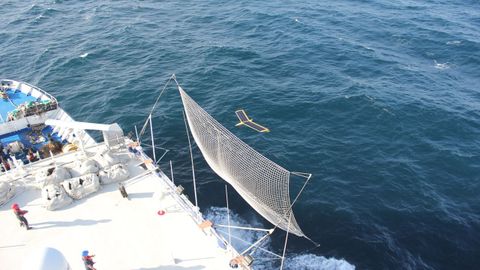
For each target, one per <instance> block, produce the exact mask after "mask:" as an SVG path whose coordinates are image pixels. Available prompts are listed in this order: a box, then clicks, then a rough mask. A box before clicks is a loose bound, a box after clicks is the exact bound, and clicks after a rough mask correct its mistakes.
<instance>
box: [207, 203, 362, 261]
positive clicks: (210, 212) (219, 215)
mask: <svg viewBox="0 0 480 270" xmlns="http://www.w3.org/2000/svg"><path fill="white" fill-rule="evenodd" d="M205 217H206V218H207V219H208V220H210V221H212V222H213V224H221V225H227V223H228V219H227V209H226V208H224V207H210V208H209V209H207V211H206V212H205ZM230 224H231V225H232V226H242V227H257V228H260V227H261V223H260V222H259V221H258V220H253V221H246V220H245V219H243V218H242V217H240V216H239V215H238V214H236V213H234V212H232V211H231V210H230ZM215 228H216V230H217V231H218V232H219V233H220V234H221V235H223V237H225V239H227V240H228V234H227V232H228V229H227V228H220V227H215ZM231 234H232V245H233V246H234V247H235V248H236V249H237V251H239V252H242V251H243V250H245V249H246V248H248V246H249V245H248V244H246V243H245V242H243V241H241V240H238V239H237V238H240V239H242V240H244V241H247V242H250V243H253V242H255V241H256V240H258V239H259V238H260V237H262V236H263V235H264V233H263V232H258V231H247V230H238V229H231ZM262 247H263V248H264V249H266V250H269V251H272V249H271V248H270V241H269V240H267V241H266V242H265V243H264V244H263V245H262ZM287 251H288V250H287ZM255 254H256V255H257V256H255ZM255 254H254V258H255V263H254V268H255V269H258V270H263V269H265V270H266V269H276V268H278V267H279V265H280V260H279V259H278V258H275V257H274V256H273V255H269V254H268V253H266V252H264V251H262V250H260V249H257V251H256V253H255ZM286 257H287V258H286V259H285V263H284V269H291V270H294V269H295V270H310V269H312V270H313V269H315V270H334V269H335V270H354V269H355V266H354V265H352V264H350V263H348V262H347V261H345V260H343V259H335V258H326V257H323V256H318V255H315V254H290V255H288V253H287V256H286Z"/></svg>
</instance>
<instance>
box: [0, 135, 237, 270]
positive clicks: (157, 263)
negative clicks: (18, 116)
mask: <svg viewBox="0 0 480 270" xmlns="http://www.w3.org/2000/svg"><path fill="white" fill-rule="evenodd" d="M99 147H102V144H99V145H98V146H95V147H91V148H88V149H87V154H89V155H93V154H94V153H95V152H97V151H99V149H98V148H99ZM79 154H80V152H71V153H67V154H63V155H61V156H56V157H55V159H52V158H48V159H45V160H41V161H37V162H35V163H32V164H30V165H28V166H26V168H25V169H26V171H27V175H26V176H24V177H22V178H21V179H20V180H18V181H24V182H25V183H28V181H30V180H31V178H32V177H33V175H34V172H35V170H36V169H37V168H42V167H46V166H52V165H53V163H54V162H56V163H57V165H58V163H63V164H66V165H68V164H71V163H72V162H74V160H76V159H78V158H79ZM120 154H121V155H123V156H124V157H128V163H127V165H128V170H129V172H130V178H129V180H127V181H125V182H124V184H125V187H126V190H127V192H128V194H129V199H125V198H123V197H122V196H121V194H120V192H119V190H118V186H117V184H110V185H106V186H102V189H101V190H100V191H98V192H97V193H95V194H92V195H90V196H88V197H87V198H84V199H82V200H78V201H74V202H73V203H72V204H71V205H69V206H67V207H66V208H63V209H60V210H56V211H48V210H46V209H45V208H44V207H43V202H42V199H41V195H40V190H38V189H33V188H25V190H24V191H23V192H20V194H18V195H16V197H14V198H13V199H12V200H11V201H10V202H9V203H8V204H7V205H4V206H2V207H0V223H1V230H0V262H1V268H2V269H21V265H22V264H23V263H25V262H26V261H28V260H29V256H30V255H29V254H33V253H35V252H36V251H38V250H39V249H41V248H42V247H53V248H55V249H57V250H59V251H61V252H62V253H63V255H64V256H65V258H66V260H67V261H68V263H69V264H70V266H71V268H72V269H73V270H76V269H85V268H84V266H83V262H82V259H81V252H82V251H83V250H89V251H90V253H91V254H95V255H96V256H95V257H94V261H95V262H96V264H95V266H96V267H97V269H116V270H121V269H129V270H131V269H137V270H140V269H143V270H147V269H178V270H180V269H181V270H186V269H192V270H193V269H230V268H229V266H228V263H229V261H230V259H231V258H232V256H234V255H232V252H231V251H228V250H227V249H226V248H225V247H224V246H223V244H222V243H221V241H219V239H218V238H217V237H216V236H215V235H214V233H213V232H212V231H210V229H208V228H207V229H201V228H200V227H199V225H198V224H197V222H196V221H195V219H194V218H193V217H192V207H191V204H190V205H188V204H189V202H188V201H187V200H186V199H185V198H184V197H183V198H182V197H181V196H178V195H177V194H176V193H175V190H174V188H175V186H174V185H172V183H171V182H170V180H169V179H168V178H167V177H166V176H165V175H163V173H161V172H160V173H157V172H156V171H155V170H154V168H153V166H150V165H151V164H150V165H149V164H148V162H147V165H145V164H144V163H143V162H142V158H141V156H140V157H139V156H138V155H137V156H133V154H131V153H129V152H128V151H127V150H126V149H125V150H123V152H121V153H120ZM142 164H144V165H142ZM148 167H150V169H148ZM2 177H4V176H2ZM0 180H1V179H0ZM32 181H33V180H32ZM13 202H16V203H18V204H20V206H21V208H22V209H25V210H28V211H29V213H28V214H27V215H26V218H27V219H28V221H29V223H30V224H31V226H32V227H33V229H32V230H28V231H27V230H25V228H22V227H20V226H19V222H18V220H17V219H16V217H15V215H14V214H13V212H12V210H11V209H10V205H11V204H12V203H13ZM160 210H163V211H165V214H163V215H160V214H159V211H160Z"/></svg>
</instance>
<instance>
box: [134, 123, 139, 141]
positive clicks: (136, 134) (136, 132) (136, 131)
mask: <svg viewBox="0 0 480 270" xmlns="http://www.w3.org/2000/svg"><path fill="white" fill-rule="evenodd" d="M135 137H137V142H138V130H137V125H135Z"/></svg>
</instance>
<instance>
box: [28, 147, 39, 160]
mask: <svg viewBox="0 0 480 270" xmlns="http://www.w3.org/2000/svg"><path fill="white" fill-rule="evenodd" d="M27 159H28V161H29V162H35V161H37V157H36V156H35V154H34V153H33V150H32V148H29V149H28V153H27Z"/></svg>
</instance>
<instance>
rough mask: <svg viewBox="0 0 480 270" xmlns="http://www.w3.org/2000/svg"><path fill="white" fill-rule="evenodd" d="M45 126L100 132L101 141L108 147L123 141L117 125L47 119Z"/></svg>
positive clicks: (121, 132)
mask: <svg viewBox="0 0 480 270" xmlns="http://www.w3.org/2000/svg"><path fill="white" fill-rule="evenodd" d="M45 124H46V125H49V126H54V127H63V128H69V129H73V130H98V131H101V132H102V133H103V139H104V141H105V143H106V144H107V145H109V146H114V145H117V144H120V143H121V142H122V139H123V130H122V128H121V127H120V126H119V125H118V124H117V123H113V124H109V125H107V124H97V123H89V122H77V121H62V120H54V119H48V120H47V121H45Z"/></svg>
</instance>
